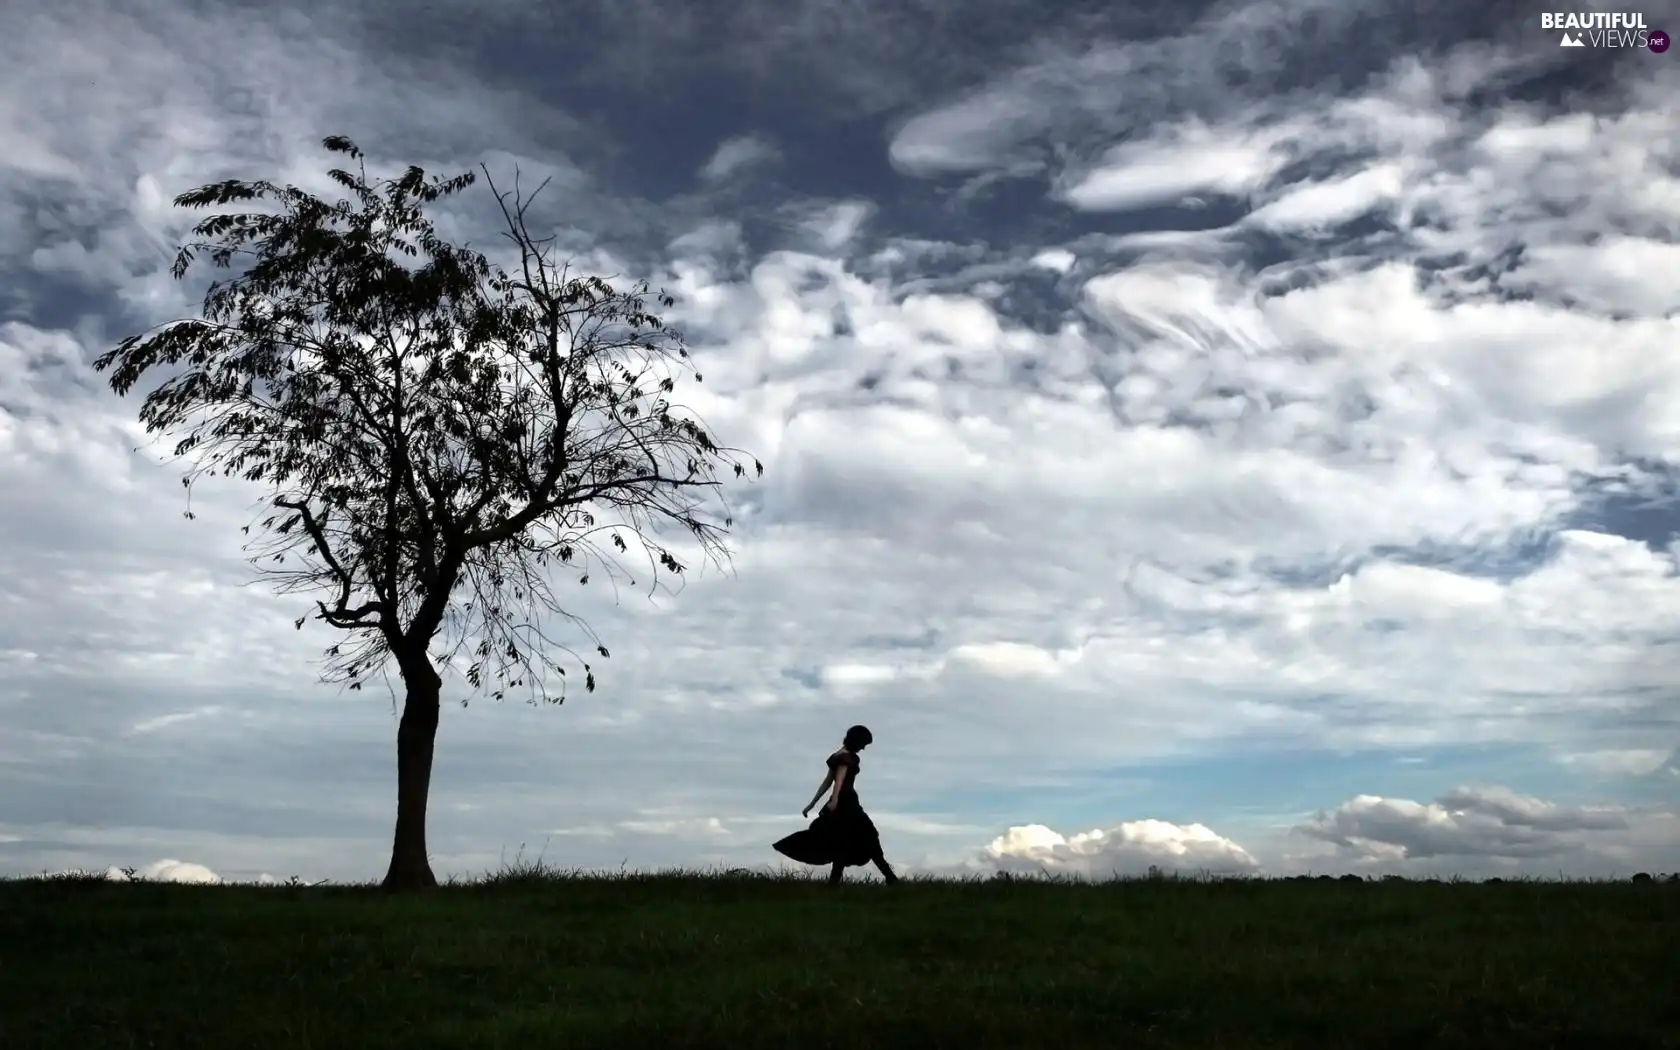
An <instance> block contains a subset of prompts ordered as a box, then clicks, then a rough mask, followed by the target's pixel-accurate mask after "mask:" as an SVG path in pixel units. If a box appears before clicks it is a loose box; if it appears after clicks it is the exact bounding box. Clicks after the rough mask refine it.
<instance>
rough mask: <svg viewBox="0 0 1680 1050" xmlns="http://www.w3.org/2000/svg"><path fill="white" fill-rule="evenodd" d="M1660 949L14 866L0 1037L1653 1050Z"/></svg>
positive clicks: (1675, 1012)
mask: <svg viewBox="0 0 1680 1050" xmlns="http://www.w3.org/2000/svg"><path fill="white" fill-rule="evenodd" d="M1677 959H1680V883H1675V882H1669V881H1665V880H1653V881H1649V882H1632V881H1627V880H1622V881H1566V880H1548V879H1522V880H1507V881H1504V882H1471V881H1467V880H1454V879H1446V880H1439V881H1406V880H1381V881H1375V880H1372V881H1367V880H1363V879H1361V880H1358V881H1351V880H1343V879H1338V878H1334V877H1330V876H1322V877H1318V878H1311V877H1306V878H1303V877H1296V878H1237V879H1214V878H1205V877H1204V878H1195V877H1190V878H1185V877H1170V876H1169V877H1156V878H1150V877H1142V878H1130V879H1114V880H1103V881H1096V880H1079V879H1069V878H1057V877H1039V876H1027V877H1021V876H1017V877H1012V878H989V879H988V878H968V879H935V878H929V877H911V878H909V879H907V880H906V881H905V882H904V883H901V884H900V885H898V886H885V885H883V884H881V883H878V882H874V881H869V882H863V881H861V880H856V879H854V880H849V881H848V884H847V885H845V886H843V887H842V888H840V889H838V890H835V889H832V888H830V887H828V886H826V885H824V884H822V882H821V880H820V878H817V877H813V876H809V875H804V874H792V875H786V874H766V873H756V872H748V871H739V870H737V871H733V872H730V871H724V872H692V871H682V870H677V871H665V872H652V873H645V872H621V873H617V874H600V873H585V872H568V871H561V870H557V869H554V868H550V867H547V866H545V865H543V864H541V863H540V862H537V863H527V862H522V861H521V862H516V863H515V864H513V865H510V866H509V867H507V868H505V869H503V870H502V871H499V872H494V873H488V874H487V875H486V876H484V877H482V878H478V879H470V880H457V881H454V882H452V883H450V884H448V885H445V886H442V887H440V888H438V889H436V890H432V891H427V892H424V893H418V894H411V895H394V896H393V895H387V894H384V893H382V892H380V891H379V890H378V888H377V887H375V886H373V885H357V884H348V885H347V884H336V885H334V884H328V885H316V886H307V885H302V884H296V883H293V884H288V883H277V884H269V885H258V884H249V883H246V884H221V885H192V884H179V883H155V882H144V881H142V882H138V883H126V882H117V881H111V880H108V879H105V878H104V877H103V876H98V875H94V876H79V877H78V876H69V877H66V876H60V877H56V878H40V877H27V878H14V879H6V880H0V978H3V980H0V988H3V989H4V991H0V1043H3V1044H4V1045H5V1046H7V1047H9V1048H10V1047H15V1048H26V1047H27V1048H34V1047H43V1048H44V1047H53V1048H67V1050H68V1048H78V1047H84V1046H85V1047H94V1046H99V1047H143V1046H157V1047H169V1048H172V1050H174V1048H191V1047H207V1048H208V1047H217V1048H221V1047H233V1046H237V1047H241V1048H263V1047H286V1048H288V1050H301V1048H311V1047H346V1048H351V1047H354V1048H369V1050H374V1048H382V1047H392V1048H395V1047H403V1048H406V1050H418V1048H430V1047H437V1048H443V1047H451V1048H469V1050H475V1048H489V1047H521V1048H527V1047H533V1046H534V1047H544V1046H577V1047H588V1048H595V1047H600V1048H613V1047H626V1048H629V1047H650V1048H652V1047H714V1046H715V1047H722V1046H728V1047H732V1048H745V1047H792V1046H802V1047H803V1046H811V1047H816V1046H835V1047H855V1048H867V1047H893V1048H910V1047H945V1046H952V1047H956V1046H962V1047H965V1048H972V1047H976V1046H984V1047H990V1046H998V1047H1004V1046H1007V1047H1036V1046H1045V1047H1057V1048H1068V1047H1114V1046H1122V1045H1124V1046H1144V1047H1294V1046H1299V1047H1308V1046H1312V1047H1323V1046H1358V1047H1361V1048H1367V1047H1370V1048H1377V1047H1393V1048H1396V1050H1398V1048H1401V1047H1408V1048H1409V1047H1420V1046H1433V1047H1465V1048H1469V1047H1476V1048H1485V1047H1490V1046H1510V1047H1541V1046H1547V1047H1587V1046H1593V1047H1598V1046H1612V1045H1613V1046H1617V1047H1619V1048H1641V1047H1650V1048H1667V1047H1680V1003H1675V1002H1673V1001H1671V1000H1673V999H1674V998H1675V997H1673V996H1672V988H1673V984H1674V977H1675V973H1676V971H1677V969H1680V967H1676V961H1677ZM1665 988H1666V989H1669V991H1667V992H1665V991H1664V989H1665Z"/></svg>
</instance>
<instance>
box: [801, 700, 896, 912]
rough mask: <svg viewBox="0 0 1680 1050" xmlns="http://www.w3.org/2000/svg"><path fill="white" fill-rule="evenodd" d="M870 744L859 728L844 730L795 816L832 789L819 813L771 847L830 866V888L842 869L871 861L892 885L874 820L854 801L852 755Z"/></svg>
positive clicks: (854, 757) (892, 877)
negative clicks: (818, 780) (819, 783)
mask: <svg viewBox="0 0 1680 1050" xmlns="http://www.w3.org/2000/svg"><path fill="white" fill-rule="evenodd" d="M874 740H875V738H874V736H872V735H871V734H870V732H869V730H868V729H866V728H865V727H863V726H853V727H852V728H850V729H848V730H846V738H845V740H844V741H842V742H841V744H840V750H838V751H836V752H834V754H832V755H829V756H828V776H826V777H824V778H823V782H822V787H819V788H817V793H816V794H815V795H813V796H811V801H810V803H809V804H808V805H807V806H806V807H805V808H804V809H803V810H802V811H801V812H800V814H799V815H800V816H802V817H803V816H809V815H810V813H811V807H812V806H815V805H816V804H817V800H818V799H820V798H822V797H823V793H824V792H830V787H832V788H833V790H832V791H831V792H830V793H829V796H828V801H827V802H825V803H824V804H823V808H822V811H821V812H820V813H818V814H817V819H816V820H813V821H811V826H810V827H808V828H806V829H805V830H804V831H796V832H794V833H793V834H791V835H789V836H788V837H787V838H785V839H782V840H781V841H780V842H778V843H776V845H775V847H774V849H775V850H776V852H778V853H780V854H782V855H783V856H784V857H788V858H789V859H791V860H796V861H798V862H799V863H801V864H830V865H833V867H832V868H831V869H830V870H829V873H828V882H829V885H831V886H838V885H839V884H840V879H841V876H843V875H844V874H845V872H846V869H847V868H849V867H854V866H857V865H861V864H871V863H872V864H874V865H875V867H877V868H879V869H880V871H881V876H882V878H885V879H886V880H887V881H888V882H897V881H898V876H897V875H896V874H895V873H894V872H893V870H892V865H891V864H888V863H887V858H886V857H884V856H883V855H882V854H881V833H880V832H878V831H876V830H875V822H874V821H872V820H870V819H869V814H867V813H865V812H864V811H863V805H862V803H860V802H858V797H857V787H856V783H857V775H858V769H859V763H858V753H859V752H860V751H862V750H863V749H864V748H866V747H868V746H869V745H870V744H871V743H873V742H874Z"/></svg>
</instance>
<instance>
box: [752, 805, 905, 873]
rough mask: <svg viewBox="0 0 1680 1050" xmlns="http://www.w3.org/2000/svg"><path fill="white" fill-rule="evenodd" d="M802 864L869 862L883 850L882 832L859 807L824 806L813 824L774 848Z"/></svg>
mask: <svg viewBox="0 0 1680 1050" xmlns="http://www.w3.org/2000/svg"><path fill="white" fill-rule="evenodd" d="M772 848H773V849H774V850H775V851H776V852H777V853H780V854H781V855H782V856H784V857H787V858H788V859H789V860H796V861H798V862H799V863H801V864H841V865H844V866H846V867H848V868H852V867H857V866H858V865H860V864H868V863H869V862H870V861H872V860H874V859H875V858H876V857H877V856H879V855H880V853H881V833H880V832H878V831H876V830H875V822H874V821H872V820H870V819H869V814H867V813H865V812H864V811H863V809H862V807H859V806H841V807H839V808H837V809H835V810H832V811H830V810H828V809H824V810H822V811H821V812H819V813H818V814H817V819H815V820H813V821H811V826H810V827H808V828H806V829H804V830H803V831H796V832H794V833H793V834H791V835H789V836H788V837H786V838H784V839H782V840H781V841H780V842H777V843H776V844H775V845H774V846H773V847H772Z"/></svg>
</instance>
